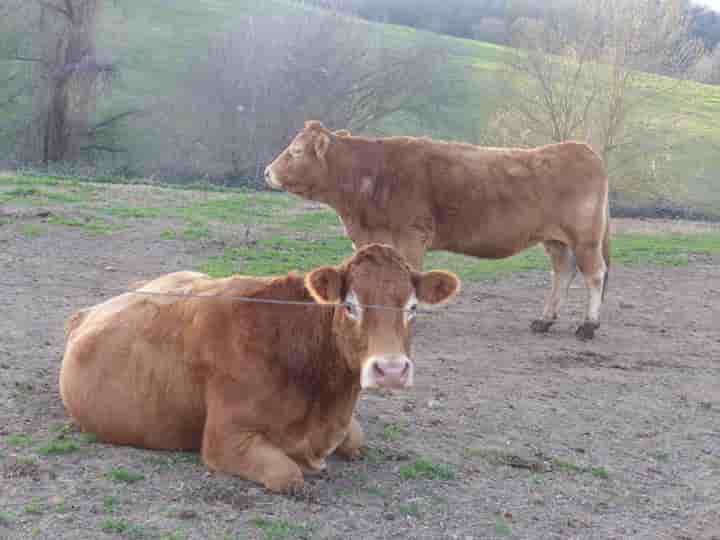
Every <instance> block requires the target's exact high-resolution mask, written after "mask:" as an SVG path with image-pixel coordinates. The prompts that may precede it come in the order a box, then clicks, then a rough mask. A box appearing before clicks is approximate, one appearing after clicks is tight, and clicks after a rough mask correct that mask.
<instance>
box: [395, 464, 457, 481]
mask: <svg viewBox="0 0 720 540" xmlns="http://www.w3.org/2000/svg"><path fill="white" fill-rule="evenodd" d="M400 478H402V479H403V480H416V479H418V478H424V479H427V480H445V481H447V480H452V479H454V478H455V471H453V469H452V467H450V465H446V464H436V463H433V462H432V461H430V460H428V459H422V458H421V459H417V460H415V461H414V462H413V463H411V464H408V465H403V466H402V467H400Z"/></svg>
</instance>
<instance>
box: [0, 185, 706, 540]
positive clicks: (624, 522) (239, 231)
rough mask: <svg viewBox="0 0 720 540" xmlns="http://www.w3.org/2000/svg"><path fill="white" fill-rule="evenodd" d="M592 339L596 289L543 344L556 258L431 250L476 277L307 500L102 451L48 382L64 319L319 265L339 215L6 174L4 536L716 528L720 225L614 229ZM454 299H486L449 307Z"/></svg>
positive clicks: (295, 202)
mask: <svg viewBox="0 0 720 540" xmlns="http://www.w3.org/2000/svg"><path fill="white" fill-rule="evenodd" d="M613 229H614V234H613V266H612V268H611V274H610V285H609V293H608V299H607V303H606V307H605V309H604V311H603V314H602V318H601V322H602V326H601V328H600V331H599V332H598V335H597V336H596V338H595V341H593V342H589V343H582V342H579V341H578V340H576V338H575V336H574V325H575V324H576V322H577V320H578V319H579V318H580V310H581V308H582V304H583V299H584V289H583V288H582V284H581V281H580V280H577V281H576V282H575V284H574V286H573V288H572V289H571V294H570V301H569V303H568V305H567V306H566V308H565V309H564V313H563V317H562V319H561V320H560V322H559V323H558V324H557V325H556V326H555V327H554V328H553V330H552V331H551V332H550V333H549V334H547V335H544V336H537V335H533V334H532V333H531V332H530V330H529V324H530V321H531V320H532V319H533V318H535V317H536V316H537V315H538V314H539V313H540V311H541V307H542V298H543V295H544V294H545V293H546V291H547V287H548V284H549V276H548V272H547V269H548V268H549V262H548V261H547V259H546V258H545V256H544V254H543V253H542V251H541V250H540V249H532V250H529V251H528V252H526V253H524V254H522V255H520V256H517V257H514V258H511V259H506V260H501V261H480V260H474V259H469V258H465V257H462V256H457V255H449V254H445V253H434V254H432V255H431V256H430V257H429V259H428V262H427V264H426V268H427V269H430V268H438V267H444V268H448V269H450V270H453V271H455V272H457V273H458V274H459V275H460V277H461V278H462V279H463V280H464V282H463V289H462V291H461V293H460V295H459V297H458V298H457V300H456V301H454V302H453V303H451V304H450V305H449V306H447V307H442V308H439V309H436V310H434V312H433V313H430V314H423V315H421V316H419V317H418V320H417V324H416V330H415V340H414V359H415V361H416V368H417V372H416V378H415V379H416V382H415V384H416V386H415V388H414V389H413V390H412V391H409V392H406V393H390V392H368V393H366V394H365V395H363V397H361V400H360V404H359V409H358V418H359V420H360V422H361V424H362V425H363V428H364V429H365V432H366V435H367V440H368V447H367V448H366V450H365V453H364V457H363V458H362V459H361V460H359V461H355V462H352V463H345V462H342V461H339V460H337V459H331V460H330V464H329V470H328V472H327V473H326V474H324V475H322V476H320V477H316V478H309V481H308V485H307V487H306V488H305V489H304V490H303V491H302V492H301V493H297V494H294V495H292V496H277V495H272V494H270V493H268V492H266V491H265V490H263V489H262V488H260V487H258V486H256V485H253V484H250V483H248V482H245V481H242V480H240V479H238V478H234V477H228V476H223V475H217V474H211V473H209V472H208V471H207V469H206V468H205V467H204V466H203V465H202V464H201V463H200V461H199V458H198V456H197V455H196V454H187V453H172V452H151V451H145V450H139V449H133V448H123V447H113V446H109V445H105V444H100V443H98V442H97V441H95V440H94V438H93V437H92V434H85V433H80V432H78V430H77V429H76V427H75V426H73V425H72V424H71V423H69V421H68V418H67V416H66V415H65V412H64V410H63V406H62V403H61V401H60V397H59V395H58V388H57V376H58V370H59V367H60V360H61V356H62V351H63V346H64V343H63V325H64V322H65V320H66V318H67V317H68V316H69V315H70V314H71V313H73V312H74V311H75V310H77V309H79V308H82V307H85V306H88V305H92V304H95V303H98V302H100V301H102V300H103V299H106V298H108V297H109V296H112V295H115V294H117V293H119V292H121V291H123V290H125V288H126V287H127V285H128V284H129V283H131V282H133V281H136V280H139V279H145V278H151V277H154V276H157V275H159V274H162V273H166V272H170V271H174V270H178V269H196V270H202V271H205V272H208V273H210V274H212V275H214V276H222V275H227V274H230V273H233V272H238V273H246V274H256V275H262V274H276V273H284V272H287V271H288V270H291V269H299V270H309V269H311V268H313V267H315V266H318V265H322V264H327V263H332V262H338V261H340V260H341V259H343V258H344V257H345V256H346V255H348V254H349V250H350V244H349V242H348V241H347V240H346V239H345V238H344V237H343V235H342V229H341V227H340V225H339V222H338V220H337V217H336V216H335V214H334V213H332V212H331V211H329V210H327V209H325V208H324V207H322V206H320V205H315V204H311V203H307V202H303V201H301V200H299V199H297V198H294V197H291V196H288V195H286V194H280V193H265V192H251V191H236V190H218V189H216V190H209V189H199V188H197V189H194V188H187V189H178V188H168V187H161V186H150V185H141V184H138V185H128V184H116V183H111V182H108V183H87V182H80V181H76V180H73V179H60V178H51V177H42V176H17V175H15V174H9V173H8V174H5V175H0V262H1V267H2V269H3V271H2V274H1V275H0V299H1V300H2V303H3V311H4V316H3V317H2V318H0V336H2V338H0V485H1V486H2V489H1V490H0V538H3V539H5V538H7V539H26V538H53V539H81V538H130V539H141V538H156V539H167V540H169V539H176V540H180V539H187V540H190V539H205V538H208V539H213V540H215V539H217V540H226V539H227V540H230V539H244V538H247V539H268V540H279V539H284V538H286V539H296V538H303V539H330V538H334V539H345V538H367V539H389V538H413V539H436V538H443V539H459V540H466V539H476V540H477V539H487V538H517V539H520V538H528V539H537V538H542V539H570V538H583V539H585V538H602V539H610V538H617V539H620V538H623V539H624V538H633V539H648V540H649V539H660V538H668V539H670V538H672V539H679V538H692V539H707V540H709V539H710V538H717V535H718V534H720V496H719V495H718V478H719V477H720V430H719V429H718V426H719V425H720V363H719V359H720V332H718V317H720V312H719V311H718V306H720V270H718V268H720V267H719V266H718V264H720V226H717V225H708V224H699V223H690V222H662V221H633V220H621V219H618V220H614V222H613ZM454 310H467V311H472V312H473V313H472V314H468V313H454V312H453V311H454Z"/></svg>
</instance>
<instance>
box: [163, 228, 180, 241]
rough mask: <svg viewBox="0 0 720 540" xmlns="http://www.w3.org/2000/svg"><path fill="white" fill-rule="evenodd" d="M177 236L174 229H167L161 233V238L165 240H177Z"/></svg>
mask: <svg viewBox="0 0 720 540" xmlns="http://www.w3.org/2000/svg"><path fill="white" fill-rule="evenodd" d="M177 237H178V234H177V232H176V231H174V230H172V229H165V230H164V231H163V232H161V233H160V238H162V239H163V240H175V239H176V238H177Z"/></svg>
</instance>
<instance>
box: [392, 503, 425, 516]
mask: <svg viewBox="0 0 720 540" xmlns="http://www.w3.org/2000/svg"><path fill="white" fill-rule="evenodd" d="M398 512H400V513H401V514H402V515H403V516H412V517H415V518H418V517H420V516H421V515H422V511H421V509H420V505H419V504H418V503H416V502H411V503H403V504H400V505H399V506H398Z"/></svg>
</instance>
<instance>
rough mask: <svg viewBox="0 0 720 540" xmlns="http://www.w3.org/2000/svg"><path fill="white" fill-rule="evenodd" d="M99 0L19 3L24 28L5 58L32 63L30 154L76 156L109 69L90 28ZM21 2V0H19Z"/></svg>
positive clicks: (111, 69) (61, 157)
mask: <svg viewBox="0 0 720 540" xmlns="http://www.w3.org/2000/svg"><path fill="white" fill-rule="evenodd" d="M101 4H102V1H101V0H33V1H32V2H27V3H25V5H24V7H25V10H26V14H27V16H28V17H29V18H30V20H31V24H30V28H29V30H30V32H28V34H27V35H26V36H24V38H23V39H20V40H18V41H17V42H16V47H15V51H14V52H13V53H11V54H9V55H8V56H7V57H6V58H7V59H8V60H10V61H12V62H14V63H21V64H32V65H33V66H34V69H33V76H32V77H31V79H32V82H29V83H27V84H26V86H25V87H24V88H23V89H22V90H20V92H21V93H25V92H27V90H28V85H29V86H31V87H32V89H33V91H34V94H35V107H34V108H35V112H36V115H35V118H34V119H33V121H32V123H31V125H30V126H28V130H27V132H28V143H29V144H28V147H29V148H31V149H32V150H31V152H30V155H28V156H26V157H28V158H30V159H38V158H39V159H41V160H42V161H43V162H45V163H47V162H51V161H76V160H77V159H78V158H79V157H80V152H81V149H82V145H83V141H84V140H85V138H86V137H87V136H88V133H89V127H90V118H91V113H92V112H93V109H94V106H95V102H96V98H97V94H98V92H99V91H100V90H101V89H102V88H103V85H105V84H106V83H108V81H109V80H110V79H111V78H112V77H113V75H114V74H115V66H114V65H113V64H111V63H107V62H101V61H99V60H98V57H97V53H96V45H95V41H96V30H97V21H98V17H99V15H100V9H101ZM20 5H22V3H20Z"/></svg>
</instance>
